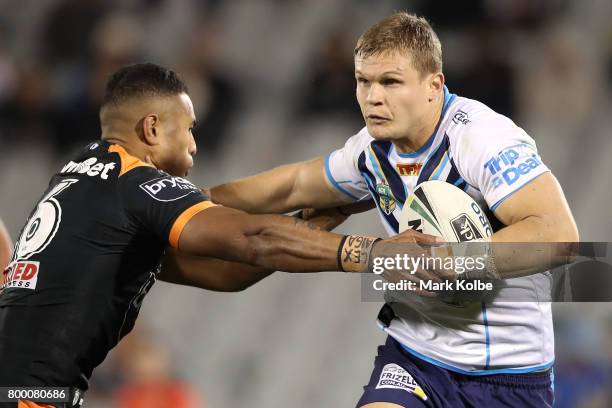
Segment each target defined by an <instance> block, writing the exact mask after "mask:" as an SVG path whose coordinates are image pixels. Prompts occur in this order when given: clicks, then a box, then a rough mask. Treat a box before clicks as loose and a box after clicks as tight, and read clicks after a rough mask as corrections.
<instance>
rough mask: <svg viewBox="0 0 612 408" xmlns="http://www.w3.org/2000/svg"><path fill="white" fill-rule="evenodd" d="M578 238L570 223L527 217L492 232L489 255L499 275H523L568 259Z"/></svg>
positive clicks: (563, 262)
mask: <svg viewBox="0 0 612 408" xmlns="http://www.w3.org/2000/svg"><path fill="white" fill-rule="evenodd" d="M570 221H571V220H570ZM577 241H578V234H577V230H576V228H575V225H574V224H573V222H569V221H565V222H564V221H562V220H558V221H557V222H555V221H554V220H551V219H548V218H544V217H536V216H530V217H527V218H525V219H523V220H520V221H518V222H516V223H514V224H512V225H509V226H507V227H505V228H503V229H501V230H499V231H498V232H496V233H495V234H493V236H492V239H491V242H492V246H491V254H492V256H493V259H494V262H495V267H496V269H497V272H498V273H499V274H500V276H501V277H502V278H504V279H505V278H511V277H516V276H525V275H530V274H534V273H539V272H543V271H546V270H550V269H552V268H555V267H557V266H560V265H563V264H566V263H569V262H571V260H572V259H573V256H574V255H575V249H576V245H574V243H575V242H577Z"/></svg>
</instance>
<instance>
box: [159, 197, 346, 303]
mask: <svg viewBox="0 0 612 408" xmlns="http://www.w3.org/2000/svg"><path fill="white" fill-rule="evenodd" d="M303 213H304V214H300V215H301V216H300V217H299V218H302V219H305V220H308V222H309V223H310V224H311V225H314V226H315V227H317V228H320V229H324V230H328V231H329V230H331V229H333V228H335V227H336V226H337V225H338V224H340V223H341V222H342V221H344V219H345V218H346V216H345V215H343V214H341V213H340V212H338V211H337V210H336V209H329V210H315V211H304V212H303ZM272 272H273V271H272V270H269V269H265V268H261V267H256V266H251V265H247V264H244V263H238V262H231V261H225V260H222V259H217V258H207V257H201V256H195V255H189V254H185V253H182V252H179V251H176V250H174V249H172V248H168V249H167V250H166V255H165V257H164V261H163V263H162V269H161V274H160V276H159V278H160V279H161V280H163V281H166V282H170V283H176V284H179V285H187V286H194V287H198V288H201V289H208V290H214V291H220V292H236V291H241V290H244V289H246V288H248V287H249V286H251V285H254V284H255V283H257V282H259V281H260V280H261V279H263V278H265V277H267V276H268V275H270V274H272Z"/></svg>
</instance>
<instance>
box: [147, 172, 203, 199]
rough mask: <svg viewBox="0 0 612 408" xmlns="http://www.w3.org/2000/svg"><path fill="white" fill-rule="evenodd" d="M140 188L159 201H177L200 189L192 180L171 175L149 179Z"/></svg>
mask: <svg viewBox="0 0 612 408" xmlns="http://www.w3.org/2000/svg"><path fill="white" fill-rule="evenodd" d="M140 188H142V189H143V190H144V191H146V192H147V194H149V195H150V196H151V197H153V198H154V199H156V200H157V201H176V200H179V199H181V198H183V197H185V196H187V195H189V194H191V193H195V192H198V191H199V190H198V188H197V187H196V186H194V185H193V184H192V183H191V182H190V181H187V180H185V179H184V178H181V177H170V176H167V177H160V178H157V179H154V180H150V181H147V182H146V183H142V184H141V185H140Z"/></svg>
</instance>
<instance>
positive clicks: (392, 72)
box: [355, 69, 402, 76]
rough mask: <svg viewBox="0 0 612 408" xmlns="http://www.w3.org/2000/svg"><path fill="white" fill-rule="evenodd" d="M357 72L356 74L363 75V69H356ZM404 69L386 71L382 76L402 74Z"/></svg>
mask: <svg viewBox="0 0 612 408" xmlns="http://www.w3.org/2000/svg"><path fill="white" fill-rule="evenodd" d="M355 74H356V75H363V73H362V72H361V71H359V70H358V69H356V70H355ZM401 74H402V71H401V70H395V71H385V72H383V73H382V74H380V76H385V75H401Z"/></svg>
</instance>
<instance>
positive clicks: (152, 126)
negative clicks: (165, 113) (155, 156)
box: [141, 113, 159, 146]
mask: <svg viewBox="0 0 612 408" xmlns="http://www.w3.org/2000/svg"><path fill="white" fill-rule="evenodd" d="M141 123H142V136H143V139H144V140H143V141H144V142H145V143H146V144H148V145H149V146H155V145H158V144H159V115H157V114H156V113H149V114H148V115H147V116H145V117H144V118H143V119H142V121H141Z"/></svg>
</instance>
